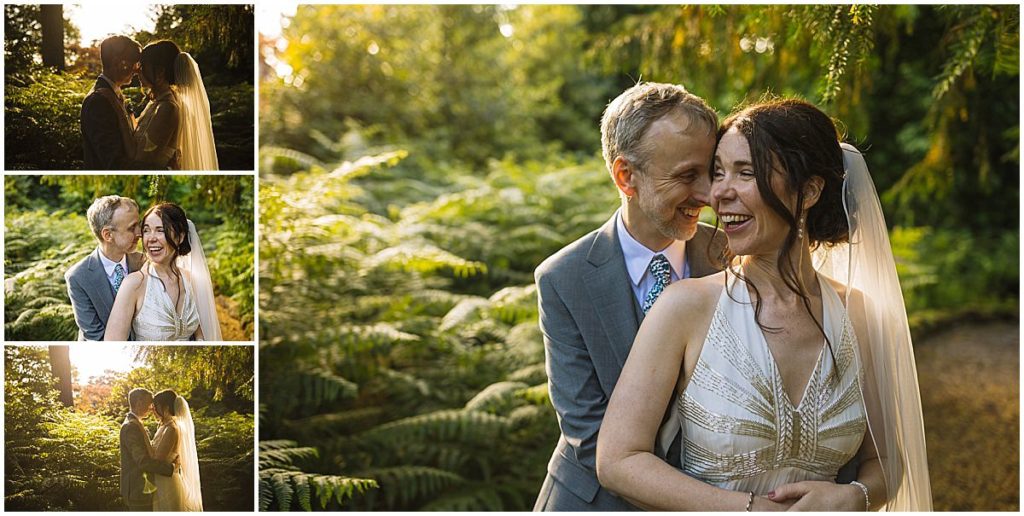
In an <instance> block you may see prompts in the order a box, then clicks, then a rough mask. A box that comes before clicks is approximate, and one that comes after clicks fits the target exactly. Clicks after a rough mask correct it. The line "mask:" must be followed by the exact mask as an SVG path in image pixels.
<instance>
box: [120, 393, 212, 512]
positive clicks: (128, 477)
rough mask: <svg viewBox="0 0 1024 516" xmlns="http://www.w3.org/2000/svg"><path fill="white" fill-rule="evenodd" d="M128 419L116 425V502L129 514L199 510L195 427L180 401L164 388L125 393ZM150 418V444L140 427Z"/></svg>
mask: <svg viewBox="0 0 1024 516" xmlns="http://www.w3.org/2000/svg"><path fill="white" fill-rule="evenodd" d="M128 407H129V409H130V410H129V412H128V415H127V416H125V418H124V422H123V423H121V433H120V439H119V440H120V454H121V497H122V498H123V499H124V502H125V505H127V506H128V510H130V511H191V512H198V511H202V510H203V490H202V484H201V482H200V476H199V453H198V451H197V448H196V426H195V423H194V422H193V421H192V411H191V410H190V409H189V406H188V402H187V401H185V398H182V397H181V396H178V395H177V393H175V392H174V391H172V390H170V389H167V390H163V391H160V392H158V393H156V395H155V396H154V395H153V393H151V392H150V391H148V390H146V389H138V388H136V389H132V390H131V391H130V392H128ZM150 413H152V414H154V415H155V417H156V418H157V419H158V420H159V421H160V427H159V428H157V431H156V434H154V435H153V438H152V440H150V438H149V430H147V429H146V425H145V424H144V423H143V422H142V420H143V419H145V418H146V416H148V415H149V414H150Z"/></svg>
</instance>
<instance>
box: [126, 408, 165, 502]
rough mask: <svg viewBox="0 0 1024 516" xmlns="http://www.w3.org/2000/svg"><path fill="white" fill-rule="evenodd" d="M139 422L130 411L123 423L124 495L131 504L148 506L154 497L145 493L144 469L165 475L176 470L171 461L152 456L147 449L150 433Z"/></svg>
mask: <svg viewBox="0 0 1024 516" xmlns="http://www.w3.org/2000/svg"><path fill="white" fill-rule="evenodd" d="M137 422H138V419H136V418H135V416H134V415H132V414H131V413H129V414H128V415H127V416H125V418H124V422H123V423H121V437H120V441H121V497H122V498H124V501H125V503H126V504H128V505H145V504H147V503H151V502H152V500H153V495H152V494H145V493H143V492H142V490H143V487H144V486H145V481H144V480H143V479H142V472H143V471H145V472H149V473H154V474H157V475H163V476H165V477H169V476H171V473H173V472H174V466H173V465H171V463H170V462H164V461H161V460H156V459H152V458H150V457H149V453H148V452H147V450H146V441H148V440H149V436H148V435H146V431H145V430H144V429H143V428H142V427H140V426H139V424H138V423H137ZM143 439H145V440H143Z"/></svg>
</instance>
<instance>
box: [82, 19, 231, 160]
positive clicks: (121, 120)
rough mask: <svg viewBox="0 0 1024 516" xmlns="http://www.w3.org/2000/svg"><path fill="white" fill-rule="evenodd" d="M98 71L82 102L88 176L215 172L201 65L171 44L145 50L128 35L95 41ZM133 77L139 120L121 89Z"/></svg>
mask: <svg viewBox="0 0 1024 516" xmlns="http://www.w3.org/2000/svg"><path fill="white" fill-rule="evenodd" d="M100 61H101V62H102V66H103V73H102V74H100V76H99V77H98V78H97V79H96V84H95V85H94V86H93V88H92V90H91V91H90V92H89V94H88V96H86V97H85V101H83V102H82V113H81V124H80V125H81V130H82V143H83V147H84V150H85V168H86V169H87V170H126V169H137V170H168V169H171V170H217V149H216V147H215V145H214V140H213V124H212V121H211V118H210V100H209V98H208V97H207V95H206V87H205V85H204V84H203V77H202V75H201V74H200V73H199V65H198V64H196V62H195V60H194V59H192V56H191V55H189V54H188V53H187V52H182V51H181V49H180V48H178V45H177V44H175V43H174V42H173V41H168V40H161V41H157V42H154V43H150V44H148V45H146V47H145V48H142V46H141V45H139V44H138V43H137V42H136V41H135V40H133V39H131V38H129V37H127V36H111V37H109V38H107V39H105V40H103V42H102V43H100ZM136 75H138V77H139V80H140V82H141V84H142V87H143V89H144V90H145V91H146V105H145V108H144V109H142V111H141V113H138V115H139V118H138V120H136V115H137V113H135V112H134V111H133V110H132V109H131V108H130V107H128V106H127V105H126V102H125V98H124V95H123V94H122V92H121V88H123V87H125V86H128V85H129V84H131V82H132V79H133V78H134V77H135V76H136Z"/></svg>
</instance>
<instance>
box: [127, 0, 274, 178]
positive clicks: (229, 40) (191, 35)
mask: <svg viewBox="0 0 1024 516" xmlns="http://www.w3.org/2000/svg"><path fill="white" fill-rule="evenodd" d="M157 10H158V14H157V16H156V26H155V27H154V29H153V33H152V34H149V33H140V34H137V35H136V37H137V38H138V40H139V42H140V43H142V44H143V45H145V44H146V43H148V42H149V41H151V40H157V39H169V40H171V41H174V42H175V43H177V44H178V46H180V47H182V48H183V49H185V51H186V52H190V53H192V54H193V57H194V58H195V60H196V61H197V62H198V63H199V65H200V69H202V70H203V71H204V76H203V78H204V82H206V83H207V84H225V83H237V82H246V83H249V84H252V80H253V73H252V72H253V70H252V58H253V46H252V40H253V29H254V25H253V10H254V9H253V6H252V5H162V6H158V7H157ZM251 93H252V92H251V91H250V96H249V105H250V106H251V105H252V96H251ZM211 107H213V106H212V105H211ZM249 120H250V124H249V125H250V135H251V126H252V124H251V122H252V112H251V111H250V115H249ZM249 151H250V153H251V152H252V146H251V142H250V148H249ZM249 168H250V169H251V167H249Z"/></svg>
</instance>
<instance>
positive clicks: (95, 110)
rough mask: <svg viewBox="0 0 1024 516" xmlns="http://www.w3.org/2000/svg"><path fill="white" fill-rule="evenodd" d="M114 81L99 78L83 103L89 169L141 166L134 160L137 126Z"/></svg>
mask: <svg viewBox="0 0 1024 516" xmlns="http://www.w3.org/2000/svg"><path fill="white" fill-rule="evenodd" d="M133 125H134V124H133V123H132V121H131V118H130V117H129V115H128V110H127V109H125V107H124V104H122V103H121V102H120V101H119V100H118V98H117V94H115V93H114V90H113V89H112V88H111V87H110V84H109V83H108V82H107V81H106V80H104V79H103V78H97V79H96V84H94V85H93V87H92V90H90V91H89V94H88V95H87V96H86V97H85V101H83V102H82V113H81V117H80V124H79V126H80V128H81V131H82V147H83V150H84V151H85V168H86V170H126V169H134V168H140V167H138V166H137V164H136V163H135V161H134V157H135V136H134V132H135V128H134V127H133Z"/></svg>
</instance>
